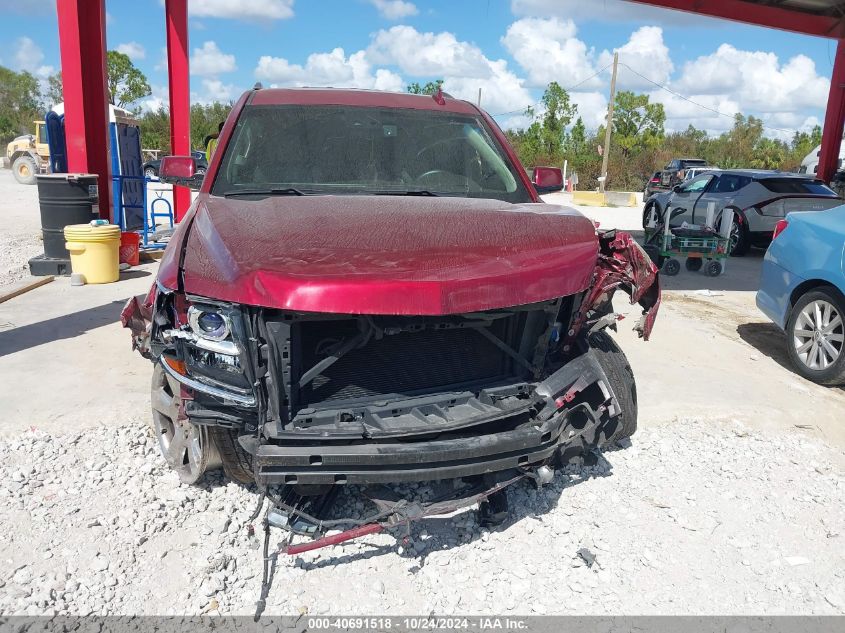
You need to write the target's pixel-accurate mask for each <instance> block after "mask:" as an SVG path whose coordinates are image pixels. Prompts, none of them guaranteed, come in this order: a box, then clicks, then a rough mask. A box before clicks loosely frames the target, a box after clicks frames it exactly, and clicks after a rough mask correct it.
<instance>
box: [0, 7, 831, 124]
mask: <svg viewBox="0 0 845 633" xmlns="http://www.w3.org/2000/svg"><path fill="white" fill-rule="evenodd" d="M106 8H107V11H108V15H109V20H108V27H107V41H108V46H109V48H118V49H119V50H123V51H124V52H127V53H128V54H129V55H130V56H131V57H132V58H133V60H134V61H135V63H136V65H138V66H139V67H140V68H141V69H142V70H143V71H144V72H145V73H146V75H147V77H148V78H149V80H150V84H151V85H152V87H153V95H152V96H151V97H150V98H149V99H146V100H144V101H143V102H142V103H140V104H139V105H141V106H142V107H147V108H154V107H156V106H158V105H159V104H161V103H166V99H167V88H166V86H167V76H166V70H165V66H164V63H163V48H164V45H165V35H164V10H163V2H162V1H161V0H135V1H127V0H107V2H106ZM189 9H190V35H189V37H190V47H191V50H192V77H191V91H192V95H193V98H194V100H196V101H200V102H208V101H211V100H215V99H218V100H230V99H234V98H236V97H237V95H238V94H239V93H240V92H241V91H242V90H244V89H246V88H248V87H250V86H251V85H252V84H253V83H255V81H257V80H260V81H262V82H263V83H264V84H265V85H278V86H289V85H335V86H359V87H366V88H379V89H402V88H404V86H405V85H406V84H407V83H408V82H410V81H421V82H422V81H427V80H430V79H436V78H444V79H445V80H446V88H445V89H446V90H447V92H450V93H451V94H453V95H455V96H459V97H462V98H469V99H473V100H474V99H475V98H476V96H477V94H478V89H479V88H481V89H482V106H483V107H485V108H486V109H487V110H488V111H489V112H491V113H492V114H496V115H499V116H498V117H497V118H498V120H499V122H500V123H501V124H502V125H504V126H506V127H514V126H522V125H525V124H526V122H527V121H526V118H525V116H524V115H523V114H522V111H523V110H524V108H525V107H526V106H528V105H530V104H532V103H535V102H536V101H537V99H538V98H539V96H540V95H541V94H542V89H543V87H544V86H545V85H546V84H547V83H548V82H549V81H552V80H556V81H558V82H559V83H560V84H561V85H563V86H564V87H567V88H570V87H573V90H572V96H573V100H574V101H575V102H576V103H577V104H578V107H579V114H580V115H581V116H583V118H584V120H585V122H586V124H587V126H588V127H593V128H594V127H596V126H597V125H598V124H599V123H600V121H601V120H602V117H603V115H604V109H605V108H606V105H607V96H606V95H607V91H608V84H609V79H610V71H609V69H608V68H607V66H608V64H609V62H610V59H611V58H612V53H613V51H614V50H618V51H619V53H620V62H621V63H622V66H621V68H620V75H619V83H620V86H621V87H622V88H624V89H633V90H636V91H638V92H647V93H648V94H649V95H650V96H651V98H652V99H653V100H656V101H660V102H662V103H664V105H665V107H666V110H667V114H668V121H667V127H669V128H670V129H684V128H686V126H687V125H688V124H690V123H692V124H693V125H696V126H697V127H700V128H704V129H707V130H709V131H711V132H712V133H718V132H720V131H722V130H724V129H726V128H728V127H729V126H730V125H731V119H730V115H732V114H733V113H735V112H738V111H741V112H743V113H745V114H754V115H756V116H760V117H761V118H762V119H763V120H764V122H765V124H766V126H767V133H768V134H769V135H771V136H776V137H782V138H786V137H789V136H791V134H792V132H793V131H794V130H798V129H807V128H808V127H810V126H812V125H813V124H815V123H818V122H819V121H821V120H822V119H823V116H824V104H825V101H826V98H827V90H828V85H829V83H828V77H829V75H830V72H831V58H832V55H833V51H834V49H835V45H834V44H833V43H832V42H831V41H830V40H826V39H821V38H813V37H807V36H800V35H795V34H790V33H784V32H780V31H774V30H769V29H761V28H757V27H751V26H745V25H740V24H734V23H730V22H725V21H719V20H712V19H707V18H701V17H698V16H690V15H686V14H682V13H678V12H673V11H668V10H661V9H653V8H649V7H643V6H642V5H637V4H633V3H628V2H623V1H622V0H599V1H596V2H588V1H587V0H451V1H446V0H413V1H412V0H308V1H306V0H239V1H236V0H189ZM0 15H2V17H3V18H4V19H2V20H0V35H2V37H3V39H2V41H4V42H7V43H10V45H8V46H6V47H5V48H4V52H3V53H0V64H3V65H6V66H10V67H12V68H15V69H16V70H20V69H27V70H30V71H32V72H34V73H36V74H40V75H41V76H44V75H46V74H47V73H49V72H50V71H51V70H55V69H58V68H59V66H60V63H59V52H58V42H57V39H58V31H57V25H56V16H55V2H54V0H0ZM659 86H666V87H668V88H669V89H671V90H672V91H673V92H674V93H675V94H672V93H670V92H667V91H666V90H663V89H662V88H660V87H659ZM678 95H680V96H678ZM691 101H692V102H694V103H691ZM702 106H704V107H702ZM714 110H715V111H716V112H718V113H720V114H717V113H716V112H714Z"/></svg>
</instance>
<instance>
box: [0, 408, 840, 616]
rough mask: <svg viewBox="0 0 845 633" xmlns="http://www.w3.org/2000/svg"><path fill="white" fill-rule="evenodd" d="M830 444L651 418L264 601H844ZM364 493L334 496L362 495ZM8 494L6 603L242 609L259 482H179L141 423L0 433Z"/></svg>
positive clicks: (543, 607) (296, 610) (315, 609)
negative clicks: (612, 443)
mask: <svg viewBox="0 0 845 633" xmlns="http://www.w3.org/2000/svg"><path fill="white" fill-rule="evenodd" d="M839 458H841V455H840V454H838V453H837V452H836V451H835V450H833V449H831V448H828V447H825V446H824V445H822V444H821V443H819V442H817V441H816V440H814V439H812V438H807V437H806V436H803V435H800V434H797V433H795V434H779V435H771V434H769V435H766V436H764V435H761V434H758V433H756V432H753V431H749V430H748V429H746V428H744V427H742V426H741V425H740V424H739V423H737V422H700V421H696V420H679V421H675V422H672V423H668V424H664V425H660V426H653V427H651V428H646V429H643V430H641V431H640V432H639V433H638V434H637V435H636V436H635V438H634V441H633V443H632V444H630V445H628V446H627V447H625V448H622V449H619V450H613V451H610V452H608V453H605V455H604V459H602V460H600V462H599V464H598V466H596V467H593V468H589V469H579V470H573V471H572V472H570V473H563V472H559V473H558V474H557V477H556V479H555V481H554V483H553V484H551V485H550V486H547V487H546V488H544V489H543V490H542V491H540V492H536V491H534V490H533V488H532V487H531V486H530V485H528V484H524V485H523V484H517V485H516V486H514V487H513V488H511V490H510V493H509V495H510V501H511V508H512V514H511V520H510V521H509V522H508V523H507V524H506V525H505V526H504V527H503V528H501V529H499V530H496V531H493V532H487V531H486V530H482V529H480V528H479V527H478V525H477V523H476V519H475V514H474V513H472V512H470V513H464V514H461V515H457V516H455V517H451V518H446V519H442V520H430V521H428V522H426V523H424V524H420V525H418V526H417V527H415V529H414V539H415V540H414V542H413V543H412V544H411V545H410V546H407V547H402V546H401V545H400V544H399V542H398V541H397V540H396V538H394V537H393V536H391V535H389V534H381V535H375V536H369V537H366V538H363V539H361V540H359V541H357V542H354V543H352V544H349V545H346V546H344V547H335V548H333V549H324V550H320V551H318V552H312V553H308V554H305V555H302V556H301V557H297V558H288V557H282V558H280V559H279V563H278V567H277V569H276V574H275V580H274V584H273V588H272V591H271V593H270V596H269V600H268V608H267V613H268V614H301V613H306V612H307V613H316V614H322V613H333V614H373V613H389V614H393V615H400V614H424V613H430V612H435V613H439V614H445V613H464V614H473V613H489V612H497V613H507V614H531V613H540V614H544V613H546V614H557V613H565V614H572V613H578V614H619V613H624V614H785V613H791V614H834V613H845V547H843V539H845V534H843V528H845V503H843V501H845V478H843V473H842V472H841V471H840V470H839V469H838V468H837V467H836V466H835V465H834V464H836V463H837V461H838V460H839ZM359 492H360V491H358V490H357V489H355V488H351V489H349V490H348V491H346V492H345V493H344V494H343V495H342V496H341V497H340V499H339V503H340V504H341V507H342V509H344V510H345V511H349V512H355V513H357V514H363V513H366V512H368V511H369V509H365V507H364V504H363V502H362V501H361V497H360V496H359ZM417 493H418V494H425V493H426V487H425V486H422V487H420V488H419V489H418V490H417ZM0 503H2V505H3V510H2V511H1V512H0V524H2V525H3V526H4V529H2V530H0V559H2V561H3V563H2V565H0V569H2V571H0V614H2V615H8V614H13V613H15V614H28V615H35V614H54V613H59V614H65V613H67V614H89V613H101V614H186V615H195V614H199V613H203V612H206V613H208V612H211V613H215V614H216V613H218V612H219V613H223V614H232V613H242V614H251V613H252V612H253V609H254V603H255V600H256V598H257V596H258V592H259V587H260V581H261V574H260V558H259V550H258V546H259V543H258V541H257V539H256V538H250V537H249V536H248V534H247V531H246V527H245V523H246V522H247V520H248V518H249V515H250V514H251V512H252V511H253V509H254V508H255V503H256V494H255V492H254V489H252V488H244V487H241V486H238V485H236V484H233V483H228V482H224V481H223V479H222V476H220V475H218V474H216V473H215V474H213V475H212V476H211V477H210V478H209V482H208V483H207V484H206V485H205V486H203V487H187V486H183V485H180V484H179V483H178V480H177V478H176V477H175V475H173V474H172V473H171V472H169V471H168V470H167V469H166V468H165V466H164V462H163V460H162V459H161V458H160V457H159V455H158V451H157V447H154V440H153V438H152V437H151V435H150V433H149V432H148V430H147V428H146V426H145V423H144V422H143V421H142V420H136V421H135V422H134V423H130V424H127V425H125V426H122V427H119V428H117V429H107V428H99V429H95V430H90V429H89V430H86V431H85V432H70V433H61V434H54V435H51V434H46V433H44V432H42V431H39V430H37V429H32V430H30V431H29V432H27V433H25V434H23V435H20V436H17V437H14V438H9V439H6V440H2V442H0ZM259 533H260V531H259ZM273 536H274V539H273V543H274V544H275V543H277V542H278V541H280V540H281V533H280V532H278V531H276V532H274V534H273ZM582 549H586V550H589V554H586V555H587V557H588V558H590V556H594V557H595V562H594V564H593V565H592V566H591V567H588V566H587V565H586V564H585V561H584V560H583V559H582V558H581V557H580V556H579V555H578V551H579V550H582Z"/></svg>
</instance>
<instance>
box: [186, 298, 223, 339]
mask: <svg viewBox="0 0 845 633" xmlns="http://www.w3.org/2000/svg"><path fill="white" fill-rule="evenodd" d="M188 324H189V325H190V326H191V330H193V332H194V334H196V335H197V336H199V337H202V338H205V339H209V340H212V341H222V340H225V339H226V338H228V337H229V334H230V333H231V327H230V325H229V317H227V316H226V315H225V314H220V313H219V312H216V311H214V310H209V309H204V308H197V307H195V306H191V307H190V308H188Z"/></svg>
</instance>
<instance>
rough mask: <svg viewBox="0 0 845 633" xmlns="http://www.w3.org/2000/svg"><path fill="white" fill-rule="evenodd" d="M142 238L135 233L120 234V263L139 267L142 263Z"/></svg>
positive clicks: (125, 232)
mask: <svg viewBox="0 0 845 633" xmlns="http://www.w3.org/2000/svg"><path fill="white" fill-rule="evenodd" d="M140 246H141V236H140V235H138V234H137V233H135V232H134V231H124V232H123V233H121V234H120V263H121V264H129V265H130V266H137V265H138V264H140V263H141V248H140Z"/></svg>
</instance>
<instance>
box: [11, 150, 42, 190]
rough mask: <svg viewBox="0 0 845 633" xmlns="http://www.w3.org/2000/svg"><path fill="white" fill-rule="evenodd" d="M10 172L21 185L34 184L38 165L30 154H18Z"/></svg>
mask: <svg viewBox="0 0 845 633" xmlns="http://www.w3.org/2000/svg"><path fill="white" fill-rule="evenodd" d="M12 173H13V174H14V175H15V180H17V181H18V182H19V183H21V184H22V185H34V184H35V175H36V174H37V173H38V165H36V164H35V160H33V158H32V157H31V156H18V157H17V158H16V159H15V162H14V163H12Z"/></svg>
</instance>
